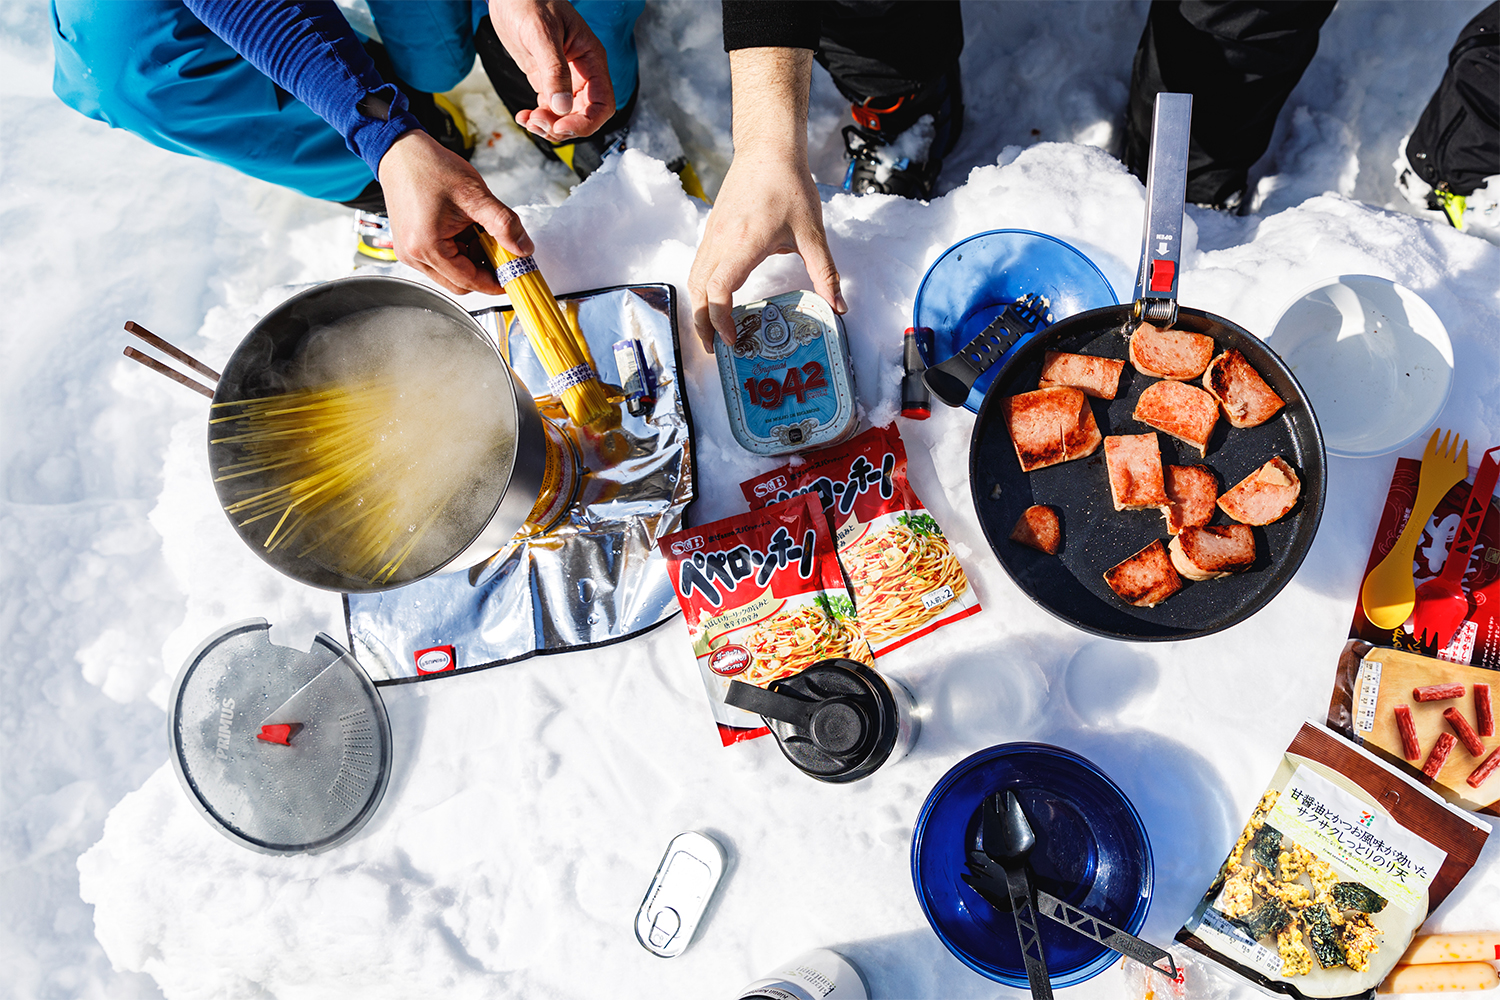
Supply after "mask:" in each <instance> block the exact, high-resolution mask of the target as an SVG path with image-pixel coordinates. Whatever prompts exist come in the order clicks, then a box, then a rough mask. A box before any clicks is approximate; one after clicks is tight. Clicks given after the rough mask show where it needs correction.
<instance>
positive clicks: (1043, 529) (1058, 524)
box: [1010, 504, 1062, 556]
mask: <svg viewBox="0 0 1500 1000" xmlns="http://www.w3.org/2000/svg"><path fill="white" fill-rule="evenodd" d="M1010 540H1011V541H1013V542H1019V543H1020V544H1022V545H1029V546H1031V547H1032V548H1034V549H1036V550H1037V551H1038V552H1045V553H1047V555H1049V556H1055V555H1057V553H1058V551H1059V550H1060V549H1061V548H1062V518H1061V517H1060V516H1058V513H1057V508H1056V507H1048V506H1047V505H1046V504H1034V505H1033V506H1030V507H1027V508H1026V509H1025V510H1023V511H1022V512H1021V518H1020V520H1018V521H1017V522H1016V527H1015V529H1014V530H1013V531H1011V533H1010Z"/></svg>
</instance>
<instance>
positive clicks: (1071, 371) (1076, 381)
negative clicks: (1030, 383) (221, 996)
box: [1037, 351, 1125, 399]
mask: <svg viewBox="0 0 1500 1000" xmlns="http://www.w3.org/2000/svg"><path fill="white" fill-rule="evenodd" d="M1124 370H1125V362H1123V361H1116V360H1115V359H1114V358H1096V357H1094V356H1093V355H1091V354H1067V353H1064V352H1062V351H1048V352H1046V353H1045V354H1043V355H1042V377H1041V380H1040V381H1038V382H1037V387H1038V388H1040V389H1046V388H1048V387H1049V386H1055V385H1070V386H1072V387H1073V388H1075V389H1082V390H1083V391H1084V393H1086V394H1087V395H1090V396H1093V397H1094V398H1095V399H1114V398H1115V394H1116V393H1118V392H1119V391H1120V373H1121V372H1123V371H1124Z"/></svg>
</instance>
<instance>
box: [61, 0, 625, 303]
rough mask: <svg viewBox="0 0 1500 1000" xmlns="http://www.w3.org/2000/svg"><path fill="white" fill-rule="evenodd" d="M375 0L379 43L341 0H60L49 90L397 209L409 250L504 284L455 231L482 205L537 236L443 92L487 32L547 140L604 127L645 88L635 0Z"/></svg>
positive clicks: (242, 160) (392, 219) (483, 283)
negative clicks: (489, 181)
mask: <svg viewBox="0 0 1500 1000" xmlns="http://www.w3.org/2000/svg"><path fill="white" fill-rule="evenodd" d="M368 5H369V10H370V14H371V16H372V18H373V20H374V22H375V27H376V29H377V31H378V32H379V34H380V38H381V43H382V44H375V43H373V42H372V41H371V40H368V39H365V38H364V37H363V36H361V35H359V34H357V33H356V32H355V31H354V29H353V28H352V27H351V26H350V24H349V21H348V20H347V19H346V18H345V16H344V14H343V12H342V11H341V10H340V9H339V7H338V5H337V4H336V3H333V2H332V0H135V2H131V3H123V2H110V0H53V3H52V15H53V49H54V52H55V58H56V69H55V74H54V80H53V90H54V91H55V92H56V94H57V95H58V97H59V98H61V99H62V100H63V102H64V103H66V104H68V105H69V106H70V107H72V108H74V109H75V110H77V111H79V112H81V113H83V114H85V115H87V116H88V117H90V118H94V119H96V120H98V121H102V122H105V123H107V124H109V125H111V126H114V127H116V128H123V129H126V130H127V131H130V132H133V133H135V134H136V135H139V136H141V137H142V138H144V139H146V140H148V141H150V142H152V143H154V144H155V145H158V146H161V147H162V148H164V149H170V150H174V151H177V152H181V153H186V154H189V155H193V156H199V157H203V158H205V159H210V160H214V161H217V162H220V163H224V164H227V165H229V166H231V167H234V168H235V169H237V170H240V171H242V172H244V173H246V174H249V175H251V176H253V177H258V178H261V179H262V180H266V181H269V182H271V183H273V184H279V185H282V186H285V187H289V188H292V189H294V190H297V191H300V192H302V193H304V194H307V195H309V196H311V197H314V198H321V199H326V200H330V201H336V202H340V203H342V204H345V205H349V206H351V207H353V208H355V209H356V210H358V211H360V212H361V217H362V219H364V220H365V222H366V226H367V233H368V227H369V226H370V225H371V224H372V223H373V224H374V225H375V226H377V227H378V226H380V225H383V223H384V220H385V218H386V217H388V218H389V233H390V239H391V240H392V241H393V244H394V245H393V250H394V254H395V255H396V256H399V258H400V259H401V260H403V261H405V262H406V263H408V264H410V265H412V266H413V267H416V268H418V269H419V270H421V271H423V272H425V273H426V274H427V275H429V276H430V277H431V278H432V279H433V280H434V281H436V282H437V283H438V284H439V285H441V286H442V287H444V288H446V289H448V290H449V291H451V292H454V293H462V292H465V291H482V292H488V293H491V294H499V293H500V290H501V289H500V286H499V284H498V283H497V282H496V281H495V278H494V275H493V273H490V272H488V271H487V270H485V269H483V268H479V267H476V266H475V265H474V263H473V262H472V261H470V260H469V259H468V257H467V256H465V255H464V253H463V252H462V250H461V248H460V246H459V244H458V243H457V242H455V237H456V236H458V235H459V234H460V233H462V232H463V231H464V230H466V229H467V228H468V227H469V225H470V224H472V223H478V224H479V225H480V226H482V227H483V228H484V229H485V230H486V231H487V232H489V233H491V234H492V235H494V236H495V238H496V239H498V240H499V241H500V243H501V244H503V245H504V246H506V247H507V248H508V249H510V250H511V251H513V252H515V253H518V254H528V253H530V252H531V251H532V249H533V248H532V244H531V240H530V238H529V237H528V236H527V234H526V231H525V229H524V227H523V226H522V225H521V222H520V220H519V218H517V216H516V214H515V213H514V212H512V211H511V210H510V209H509V208H507V207H506V206H505V205H504V204H502V203H501V202H500V201H499V200H498V199H496V198H495V196H494V195H493V194H492V193H491V192H490V190H489V188H488V187H487V186H486V184H485V183H484V180H483V179H482V178H481V177H480V175H479V173H478V171H476V170H475V169H474V168H473V167H472V166H470V165H469V163H468V161H467V158H466V156H465V155H464V152H465V147H466V145H467V141H466V137H465V136H463V135H462V133H461V132H460V131H459V129H458V128H457V127H456V126H455V123H454V120H453V118H452V116H451V115H450V114H449V113H448V112H446V111H445V110H444V108H443V107H442V106H441V105H442V102H441V100H440V99H439V100H436V101H435V100H434V98H433V96H432V95H434V94H438V93H441V92H442V91H445V90H449V89H451V88H452V87H454V86H456V85H457V84H458V82H459V81H460V80H462V79H463V78H464V77H465V76H466V75H468V73H469V71H470V69H472V68H473V65H474V59H475V53H476V47H477V49H478V51H479V53H480V55H481V58H482V61H483V62H484V64H485V68H486V71H487V73H488V75H489V76H490V77H491V79H492V80H494V81H495V82H496V84H497V90H498V89H500V88H501V87H504V88H505V92H503V93H502V94H501V96H502V97H504V98H505V99H506V101H507V103H508V104H509V105H510V107H511V109H512V111H514V112H515V115H516V121H517V122H518V123H519V124H521V125H522V127H524V128H526V129H527V130H528V132H530V133H531V134H532V135H533V136H534V137H535V139H536V140H537V141H538V143H539V145H543V146H545V147H546V148H548V149H552V148H554V147H555V146H557V145H567V144H571V143H577V142H579V141H580V140H584V139H585V137H591V136H594V135H595V134H596V133H601V130H603V132H602V133H601V134H603V135H609V134H611V130H612V129H615V130H617V129H618V128H620V127H622V126H623V121H622V119H623V118H625V117H626V116H627V115H628V107H629V106H630V105H632V104H633V103H634V93H635V89H636V82H637V80H636V59H635V48H634V46H635V42H634V36H633V31H634V24H635V19H636V17H638V16H639V14H640V11H641V8H642V6H643V4H642V0H627V2H605V0H580V2H578V3H577V4H570V3H567V2H563V0H490V2H488V3H484V2H478V0H431V2H422V3H415V2H409V0H368ZM595 28H598V29H599V30H598V31H597V32H596V30H594V29H595ZM601 37H602V38H604V39H605V41H601ZM617 96H623V97H625V98H626V100H625V101H624V102H623V104H624V106H625V109H626V114H625V115H621V114H618V113H617V100H616V99H617ZM517 105H519V107H518V106H517ZM449 107H450V108H451V106H449ZM569 152H570V153H571V151H569ZM568 159H569V160H570V161H574V160H577V159H579V157H577V156H573V155H570V156H569V157H568ZM593 162H594V163H597V156H596V157H595V159H594V161H593ZM576 166H577V164H576V163H575V167H576ZM369 242H370V241H369V240H368V239H367V240H366V244H367V247H368V243H369Z"/></svg>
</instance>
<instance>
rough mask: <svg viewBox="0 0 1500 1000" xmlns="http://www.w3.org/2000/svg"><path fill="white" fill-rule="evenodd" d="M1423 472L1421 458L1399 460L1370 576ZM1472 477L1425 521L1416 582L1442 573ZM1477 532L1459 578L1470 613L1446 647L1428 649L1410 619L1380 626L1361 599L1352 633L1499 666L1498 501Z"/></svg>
mask: <svg viewBox="0 0 1500 1000" xmlns="http://www.w3.org/2000/svg"><path fill="white" fill-rule="evenodd" d="M1421 471H1422V463H1421V462H1419V461H1417V460H1416V459H1412V458H1399V459H1397V460H1396V470H1395V472H1394V473H1393V474H1392V475H1391V487H1390V491H1389V492H1388V493H1387V494H1386V498H1385V507H1384V508H1383V509H1382V510H1381V512H1380V525H1379V526H1378V527H1377V528H1376V529H1375V541H1374V544H1373V545H1371V547H1370V558H1369V561H1368V562H1367V563H1366V565H1365V574H1366V575H1369V572H1370V570H1372V569H1374V568H1375V566H1376V565H1377V564H1378V563H1379V562H1380V560H1382V559H1384V558H1385V555H1386V553H1387V552H1389V551H1390V550H1391V546H1392V545H1394V544H1395V542H1396V539H1397V537H1398V536H1400V534H1401V529H1402V528H1403V527H1405V525H1406V519H1407V517H1408V516H1409V515H1410V512H1411V505H1412V501H1413V499H1415V497H1416V494H1417V478H1418V476H1419V475H1420V474H1421ZM1473 480H1474V476H1473V475H1471V476H1470V477H1469V478H1468V480H1465V481H1464V482H1460V483H1459V484H1458V485H1456V486H1454V487H1453V488H1452V489H1451V490H1449V491H1448V493H1447V495H1446V496H1444V497H1443V499H1442V500H1440V501H1439V502H1438V505H1437V509H1436V510H1434V511H1433V512H1432V517H1431V519H1430V520H1429V521H1428V522H1427V524H1426V525H1425V526H1424V528H1423V532H1422V539H1421V541H1420V542H1418V543H1417V551H1416V558H1415V560H1414V565H1413V567H1412V577H1413V580H1414V582H1415V584H1416V585H1417V586H1418V587H1421V585H1422V584H1424V583H1426V582H1427V581H1429V580H1432V579H1434V578H1435V577H1437V576H1438V575H1439V574H1440V573H1442V571H1443V567H1444V565H1445V563H1446V557H1447V553H1448V551H1449V548H1450V547H1451V545H1452V542H1453V539H1454V536H1455V533H1456V531H1457V529H1458V525H1459V521H1460V519H1461V518H1462V516H1463V513H1464V507H1465V504H1466V502H1467V501H1468V498H1469V491H1470V487H1471V485H1472V483H1473ZM1477 534H1478V538H1477V539H1476V540H1475V542H1474V547H1473V549H1472V550H1471V551H1470V552H1469V557H1468V566H1466V567H1465V568H1464V570H1463V576H1462V577H1461V578H1460V582H1461V584H1462V590H1463V592H1464V593H1465V594H1466V595H1467V597H1468V600H1469V612H1468V614H1467V615H1465V617H1464V621H1463V623H1462V624H1461V625H1459V627H1458V629H1457V631H1456V633H1455V634H1454V636H1453V638H1452V640H1451V641H1450V642H1449V643H1448V644H1447V645H1446V646H1444V647H1442V648H1441V649H1437V648H1433V646H1432V645H1431V644H1429V645H1428V646H1427V647H1425V648H1424V647H1423V645H1422V642H1421V638H1422V637H1421V635H1420V632H1421V630H1420V628H1418V629H1416V633H1415V634H1414V632H1413V624H1412V622H1410V621H1408V622H1407V623H1406V624H1404V625H1402V626H1400V627H1398V628H1395V629H1381V628H1377V627H1376V626H1375V625H1373V624H1371V623H1370V621H1369V619H1367V618H1366V617H1365V612H1364V607H1363V606H1362V605H1360V604H1359V603H1358V602H1357V601H1356V604H1355V608H1354V621H1353V623H1352V624H1351V626H1350V628H1349V638H1351V639H1360V640H1362V641H1364V642H1368V643H1371V644H1373V645H1376V646H1391V647H1394V648H1396V649H1405V650H1409V651H1411V652H1414V653H1426V654H1427V655H1428V656H1436V657H1438V658H1440V659H1444V660H1447V661H1449V662H1450V663H1469V664H1473V665H1474V666H1476V667H1488V668H1490V669H1492V670H1494V669H1500V507H1497V503H1496V500H1491V501H1490V502H1489V503H1488V504H1486V505H1485V507H1484V515H1483V517H1482V519H1481V520H1480V523H1479V528H1478V532H1477Z"/></svg>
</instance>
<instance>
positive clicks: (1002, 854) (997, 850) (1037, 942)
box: [979, 791, 1052, 1000]
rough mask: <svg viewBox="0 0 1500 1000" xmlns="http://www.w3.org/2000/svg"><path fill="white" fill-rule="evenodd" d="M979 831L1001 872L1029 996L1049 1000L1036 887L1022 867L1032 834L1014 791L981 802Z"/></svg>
mask: <svg viewBox="0 0 1500 1000" xmlns="http://www.w3.org/2000/svg"><path fill="white" fill-rule="evenodd" d="M979 830H980V836H981V837H982V838H983V843H984V853H985V854H986V855H988V856H989V858H990V859H991V860H993V861H995V862H997V863H998V864H999V865H1000V867H1001V868H1002V869H1004V871H1005V887H1006V895H1007V896H1008V897H1009V899H1010V908H1011V913H1012V914H1013V915H1014V916H1015V918H1016V935H1017V936H1018V937H1019V938H1020V941H1021V958H1022V960H1023V961H1025V963H1026V981H1027V983H1028V984H1029V985H1030V986H1031V995H1032V996H1033V997H1035V998H1036V1000H1052V979H1051V977H1050V976H1048V975H1047V956H1046V955H1045V954H1044V953H1043V951H1042V932H1041V929H1040V928H1039V927H1037V922H1036V905H1035V900H1036V888H1035V887H1034V886H1033V885H1032V884H1031V871H1030V869H1029V868H1028V867H1027V866H1026V858H1027V857H1028V856H1029V855H1030V854H1031V849H1032V848H1033V847H1035V846H1036V834H1034V833H1032V832H1031V824H1030V823H1028V822H1027V821H1026V813H1025V812H1023V811H1022V809H1021V802H1020V800H1019V799H1017V798H1016V793H1015V792H1011V791H1007V792H1005V794H1004V798H1003V799H1002V798H1001V793H999V792H996V793H994V794H993V795H990V796H989V797H988V798H986V799H985V800H984V805H983V806H982V807H981V813H980V822H979ZM996 881H998V880H996Z"/></svg>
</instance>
